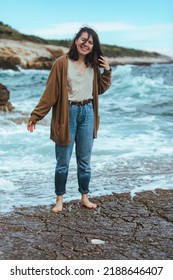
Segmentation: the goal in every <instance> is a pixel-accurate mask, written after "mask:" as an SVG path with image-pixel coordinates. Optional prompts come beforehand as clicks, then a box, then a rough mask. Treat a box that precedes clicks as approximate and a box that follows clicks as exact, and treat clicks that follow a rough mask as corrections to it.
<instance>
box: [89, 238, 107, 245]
mask: <svg viewBox="0 0 173 280" xmlns="http://www.w3.org/2000/svg"><path fill="white" fill-rule="evenodd" d="M91 243H92V244H105V241H104V240H101V239H91Z"/></svg>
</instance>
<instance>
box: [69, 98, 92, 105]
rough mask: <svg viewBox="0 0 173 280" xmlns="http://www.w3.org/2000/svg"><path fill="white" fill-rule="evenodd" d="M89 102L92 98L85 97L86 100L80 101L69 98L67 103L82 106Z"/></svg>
mask: <svg viewBox="0 0 173 280" xmlns="http://www.w3.org/2000/svg"><path fill="white" fill-rule="evenodd" d="M90 102H92V99H91V98H90V99H87V100H82V101H71V100H69V104H70V105H77V106H83V105H86V104H89V103H90Z"/></svg>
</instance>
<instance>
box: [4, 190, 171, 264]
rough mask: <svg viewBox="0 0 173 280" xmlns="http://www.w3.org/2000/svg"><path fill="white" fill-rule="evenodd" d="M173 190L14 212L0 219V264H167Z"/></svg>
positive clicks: (169, 250)
mask: <svg viewBox="0 0 173 280" xmlns="http://www.w3.org/2000/svg"><path fill="white" fill-rule="evenodd" d="M172 201H173V190H160V189H158V190H156V191H155V192H151V191H146V192H142V193H138V194H136V196H135V197H134V198H133V199H132V198H131V196H130V194H129V193H125V194H113V195H108V196H102V197H97V198H95V199H94V202H97V203H98V207H97V209H95V210H93V209H92V210H91V209H86V208H84V207H81V206H80V202H79V201H72V202H70V203H67V204H65V205H64V209H63V212H62V213H57V214H55V213H53V212H52V211H51V207H52V206H50V207H46V206H39V207H30V208H20V209H15V211H14V212H13V213H9V214H6V215H1V216H0V239H1V243H0V259H1V260H3V259H4V260H9V259H11V260H27V259H29V260H39V259H42V260H48V259H49V260H55V259H59V260H66V259H70V260H92V259H93V260H94V259H97V260H98V259H102V260H106V259H112V260H113V259H117V260H129V259H132V260H145V259H155V260H156V259H159V260H169V259H172V258H173V250H172V248H173V237H172V232H173V204H172Z"/></svg>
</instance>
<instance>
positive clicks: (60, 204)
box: [52, 196, 63, 213]
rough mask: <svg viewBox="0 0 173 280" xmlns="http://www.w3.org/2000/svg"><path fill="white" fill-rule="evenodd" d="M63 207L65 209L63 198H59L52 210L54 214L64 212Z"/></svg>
mask: <svg viewBox="0 0 173 280" xmlns="http://www.w3.org/2000/svg"><path fill="white" fill-rule="evenodd" d="M62 207H63V199H62V196H57V198H56V205H55V206H54V207H53V208H52V211H53V212H54V213H58V212H61V211H62Z"/></svg>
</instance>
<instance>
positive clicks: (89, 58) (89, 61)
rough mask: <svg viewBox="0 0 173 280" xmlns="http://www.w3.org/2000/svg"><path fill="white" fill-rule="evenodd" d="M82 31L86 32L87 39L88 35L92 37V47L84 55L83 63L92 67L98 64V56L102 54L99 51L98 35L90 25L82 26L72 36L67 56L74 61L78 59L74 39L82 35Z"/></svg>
mask: <svg viewBox="0 0 173 280" xmlns="http://www.w3.org/2000/svg"><path fill="white" fill-rule="evenodd" d="M83 32H87V33H88V39H89V37H90V36H91V37H92V39H93V48H92V51H91V53H89V54H87V55H86V56H85V64H86V66H87V67H89V66H90V67H92V68H95V67H97V66H98V65H99V62H98V58H100V56H101V55H103V53H102V51H101V46H100V41H99V37H98V35H97V33H96V32H95V31H94V30H93V29H92V28H90V27H87V26H85V27H82V28H81V29H80V30H79V32H78V33H77V34H76V36H75V37H74V39H73V42H72V44H71V47H70V50H69V52H68V57H69V58H70V59H72V60H75V61H76V60H78V58H79V55H78V51H77V48H76V44H75V41H76V40H77V39H78V38H79V37H80V36H81V35H82V33H83ZM88 39H87V40H88Z"/></svg>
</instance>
